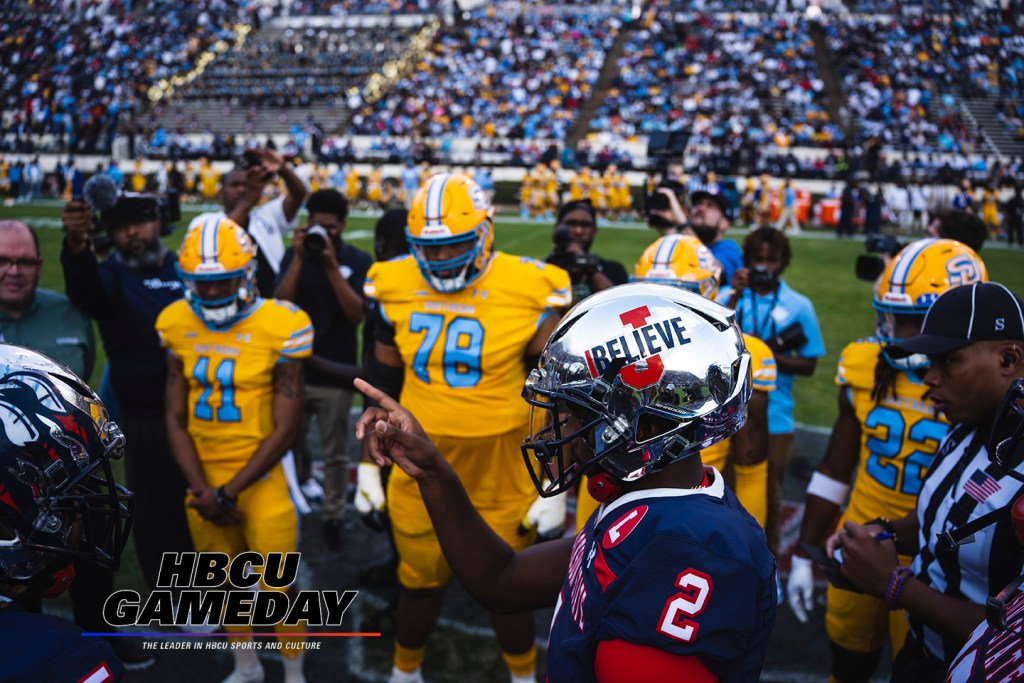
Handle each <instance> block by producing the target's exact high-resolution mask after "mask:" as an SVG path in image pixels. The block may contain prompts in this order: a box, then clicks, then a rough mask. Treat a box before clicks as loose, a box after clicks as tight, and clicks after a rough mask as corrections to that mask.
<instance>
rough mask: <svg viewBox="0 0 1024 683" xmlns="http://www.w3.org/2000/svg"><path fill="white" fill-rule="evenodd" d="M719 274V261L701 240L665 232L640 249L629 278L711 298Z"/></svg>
mask: <svg viewBox="0 0 1024 683" xmlns="http://www.w3.org/2000/svg"><path fill="white" fill-rule="evenodd" d="M721 277H722V266H721V264H719V262H718V259H716V258H715V256H714V254H712V253H711V250H710V249H708V248H707V247H706V246H704V243H703V242H701V241H700V240H699V239H697V238H696V237H694V236H692V235H666V236H665V237H662V238H661V239H659V240H658V241H656V242H654V243H653V244H652V245H650V246H649V247H647V249H646V250H644V253H643V255H642V256H640V260H639V261H637V264H636V268H635V269H634V270H633V276H632V277H631V278H630V279H631V280H632V281H634V282H658V283H661V284H665V285H672V286H674V287H682V288H683V289H688V290H690V291H692V292H697V293H698V294H700V295H701V296H703V297H705V298H707V299H714V298H715V295H716V294H717V293H718V285H719V282H720V280H721Z"/></svg>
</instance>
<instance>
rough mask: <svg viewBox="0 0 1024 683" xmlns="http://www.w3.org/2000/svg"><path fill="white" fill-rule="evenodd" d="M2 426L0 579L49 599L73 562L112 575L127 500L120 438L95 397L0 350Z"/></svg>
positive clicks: (33, 355)
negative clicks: (116, 468) (119, 466)
mask: <svg viewBox="0 0 1024 683" xmlns="http://www.w3.org/2000/svg"><path fill="white" fill-rule="evenodd" d="M0 422H2V426H3V438H2V442H0V581H18V582H23V581H33V580H35V581H41V583H40V584H39V585H40V586H41V587H42V589H43V590H48V591H49V593H48V594H50V595H54V594H56V593H59V592H60V590H61V589H62V588H63V587H64V585H66V583H65V584H63V585H62V584H60V583H59V581H65V582H66V581H69V580H70V577H71V576H73V573H72V572H66V569H67V567H68V566H69V565H70V564H71V562H73V561H75V560H87V561H89V562H93V563H95V564H98V565H99V566H101V567H104V568H107V569H116V568H117V566H118V564H119V561H120V557H121V550H122V549H123V548H124V544H125V541H126V540H127V538H128V532H129V530H130V527H131V512H132V494H131V493H130V492H129V491H127V490H126V489H124V488H122V487H121V486H119V485H118V484H117V483H116V482H115V481H114V475H113V473H112V471H111V467H110V460H111V459H112V458H120V457H121V456H122V455H123V453H124V443H125V440H124V436H123V435H122V434H121V430H120V429H119V428H118V426H117V423H115V422H114V421H113V420H111V419H110V416H109V415H108V414H107V410H106V408H104V406H103V403H102V402H101V401H100V399H99V397H97V396H96V394H94V393H93V392H92V390H91V389H89V387H88V386H86V385H85V384H84V383H83V382H82V381H81V380H80V379H78V377H76V376H75V375H74V373H73V372H71V371H70V370H69V369H67V368H66V367H64V366H63V365H61V364H59V363H57V362H56V361H54V360H52V359H50V358H48V357H47V356H44V355H43V354H41V353H38V352H36V351H32V350H30V349H25V348H22V347H19V346H11V345H8V344H0ZM62 572H66V573H65V574H64V575H63V576H62V575H61V574H62Z"/></svg>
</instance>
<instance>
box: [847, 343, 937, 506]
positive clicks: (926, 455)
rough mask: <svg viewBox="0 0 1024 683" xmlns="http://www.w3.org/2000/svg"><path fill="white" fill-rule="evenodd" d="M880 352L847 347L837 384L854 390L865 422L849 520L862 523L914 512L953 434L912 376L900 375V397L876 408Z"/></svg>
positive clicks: (871, 346) (874, 347)
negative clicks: (930, 472)
mask: <svg viewBox="0 0 1024 683" xmlns="http://www.w3.org/2000/svg"><path fill="white" fill-rule="evenodd" d="M880 350H881V342H879V341H878V340H877V339H874V338H868V339H861V340H860V341H855V342H853V343H852V344H848V345H847V346H846V348H844V349H843V352H842V354H841V355H840V356H839V368H838V371H837V373H836V384H838V385H839V386H840V387H844V388H846V389H847V391H849V397H850V403H851V404H853V409H854V411H855V412H856V414H857V421H858V422H859V423H860V434H861V437H860V439H861V441H860V458H859V460H858V463H857V483H856V485H855V486H854V488H853V492H852V493H851V494H850V504H849V506H848V507H847V511H846V519H848V520H851V521H853V522H857V523H863V522H865V521H867V520H869V519H874V518H875V517H878V516H879V515H882V516H885V517H889V518H892V519H896V518H899V517H903V516H904V515H907V514H909V513H910V512H913V511H914V509H915V506H916V501H917V494H918V492H919V491H920V490H921V482H923V481H924V477H925V475H926V474H927V473H928V468H929V467H930V466H931V464H932V460H934V459H935V451H936V450H937V449H938V447H939V442H940V441H942V439H943V438H944V437H945V436H946V432H947V431H949V423H948V422H946V421H945V420H944V419H943V418H941V417H939V416H938V415H937V411H936V410H935V406H934V404H932V402H931V401H929V400H928V399H927V398H925V393H926V392H927V389H928V387H927V386H926V385H925V384H924V383H923V382H922V381H921V380H919V379H918V378H917V376H916V375H914V374H913V373H912V372H909V371H906V370H904V371H900V372H899V373H898V375H897V377H896V382H895V385H894V386H895V390H896V391H895V394H896V395H895V396H893V395H892V394H890V395H888V396H884V397H883V398H882V400H881V401H879V402H877V403H876V402H875V400H874V399H872V398H871V389H872V388H873V387H874V385H875V363H876V362H878V353H879V351H880ZM882 362H884V361H882Z"/></svg>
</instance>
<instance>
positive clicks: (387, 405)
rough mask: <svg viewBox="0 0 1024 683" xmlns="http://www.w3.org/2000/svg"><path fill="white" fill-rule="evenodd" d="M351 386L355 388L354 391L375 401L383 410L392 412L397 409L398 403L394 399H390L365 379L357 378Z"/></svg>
mask: <svg viewBox="0 0 1024 683" xmlns="http://www.w3.org/2000/svg"><path fill="white" fill-rule="evenodd" d="M352 384H353V386H355V388H356V390H358V391H359V392H361V393H362V394H364V395H365V396H367V397H368V398H371V399H373V400H374V401H376V402H377V403H378V404H379V405H380V407H381V408H384V409H385V410H394V409H395V408H397V407H398V403H397V402H396V401H395V399H393V398H391V397H390V396H388V395H387V394H385V393H384V392H383V391H381V390H380V389H378V388H377V387H375V386H373V385H372V384H370V383H369V382H367V381H366V380H365V379H362V378H359V377H357V378H356V379H355V380H354V381H353V382H352Z"/></svg>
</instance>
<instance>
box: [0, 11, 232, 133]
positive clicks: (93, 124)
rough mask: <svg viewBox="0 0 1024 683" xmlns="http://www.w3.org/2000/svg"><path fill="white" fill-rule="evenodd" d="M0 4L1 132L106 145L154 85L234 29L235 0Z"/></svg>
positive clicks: (190, 64) (181, 69)
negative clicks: (74, 9)
mask: <svg viewBox="0 0 1024 683" xmlns="http://www.w3.org/2000/svg"><path fill="white" fill-rule="evenodd" d="M100 5H101V3H98V2H89V3H85V9H84V11H83V12H82V13H81V15H80V16H76V17H73V18H70V19H69V17H67V16H65V15H64V14H63V10H62V6H63V3H61V2H58V1H57V0H39V1H38V2H35V3H34V4H32V6H31V7H30V8H28V7H23V6H21V3H4V9H2V10H0V36H2V39H0V65H2V71H0V75H2V78H0V111H2V118H0V121H2V123H0V134H2V135H3V136H5V137H6V136H8V135H10V136H13V137H16V138H20V137H35V136H39V135H44V134H52V135H54V136H56V137H57V138H58V140H59V141H60V146H61V147H65V148H68V149H76V150H80V151H89V150H95V149H109V146H110V142H111V140H112V138H113V136H114V134H115V132H116V130H117V126H118V122H119V121H120V120H121V119H122V118H126V117H129V116H131V115H132V114H133V113H135V112H138V111H139V110H141V108H142V107H143V105H144V104H145V103H147V102H148V100H146V99H145V98H146V93H147V91H148V89H149V88H150V86H151V85H153V84H154V83H157V82H158V81H160V80H162V79H166V78H170V77H172V76H174V75H177V74H181V73H185V72H187V71H189V70H190V69H191V68H192V67H193V65H194V64H195V60H196V58H197V57H198V56H199V55H200V54H201V53H202V52H203V51H204V50H206V49H207V48H208V47H209V46H210V45H211V44H213V43H215V42H216V41H218V40H231V39H232V38H233V37H234V32H233V28H232V24H233V23H234V21H235V18H236V16H237V14H238V12H239V3H238V2H236V1H235V0H197V1H196V2H189V3H181V2H171V1H170V0H152V1H151V2H150V3H149V7H148V9H147V11H146V12H140V13H138V14H132V13H130V12H129V11H127V10H126V8H125V6H124V5H123V4H122V3H121V2H120V1H119V0H109V1H108V2H105V3H102V5H104V7H102V8H101V7H100Z"/></svg>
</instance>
